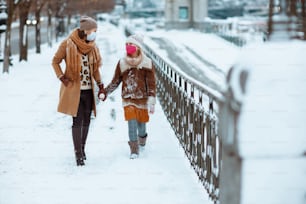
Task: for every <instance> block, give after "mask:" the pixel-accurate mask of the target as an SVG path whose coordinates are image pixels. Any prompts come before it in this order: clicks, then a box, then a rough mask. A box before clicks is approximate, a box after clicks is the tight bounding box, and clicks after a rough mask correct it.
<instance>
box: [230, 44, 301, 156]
mask: <svg viewBox="0 0 306 204" xmlns="http://www.w3.org/2000/svg"><path fill="white" fill-rule="evenodd" d="M305 49H306V43H301V42H299V41H290V42H289V41H288V42H270V43H265V44H262V45H250V46H248V47H246V48H245V49H244V50H243V53H242V56H241V58H240V60H239V61H238V62H237V67H240V69H241V70H247V71H248V72H249V79H248V81H247V86H246V94H245V95H242V96H240V98H241V99H240V100H241V102H242V103H243V105H242V114H241V118H240V126H239V127H240V128H239V133H238V134H239V135H240V137H239V139H240V142H241V144H240V149H241V152H242V153H241V154H242V155H244V156H246V157H254V156H255V155H256V156H257V157H263V156H269V157H270V156H287V157H291V156H300V155H302V154H303V153H304V151H305V150H306V139H305V135H306V126H305V124H304V123H305V121H306V114H305V113H306V107H305V105H304V104H306V77H305V76H306V69H305V67H306V60H305V58H304V56H303V55H304V53H303V50H305ZM238 65H239V66H238ZM235 68H236V66H235ZM237 74H239V72H238V73H237ZM239 92H241V91H240V90H239V89H238V87H235V88H234V93H239ZM237 95H241V94H237ZM260 135H265V136H264V137H260ZM259 138H260V139H259ZM292 147H294V148H292Z"/></svg>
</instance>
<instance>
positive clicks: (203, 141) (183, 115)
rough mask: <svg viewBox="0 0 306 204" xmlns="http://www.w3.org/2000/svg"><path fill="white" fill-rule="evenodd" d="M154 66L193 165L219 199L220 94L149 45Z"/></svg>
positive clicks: (161, 93)
mask: <svg viewBox="0 0 306 204" xmlns="http://www.w3.org/2000/svg"><path fill="white" fill-rule="evenodd" d="M145 50H146V53H147V54H148V56H150V58H151V59H152V60H153V62H154V64H155V67H156V76H157V94H158V99H159V101H160V103H161V106H162V108H163V110H164V113H165V115H166V117H167V119H168V121H169V123H170V124H171V126H172V128H173V130H174V132H175V134H176V136H177V138H178V140H179V142H180V144H181V146H182V147H183V149H184V150H185V153H186V156H187V157H188V159H189V161H190V163H191V165H192V167H193V168H194V170H195V172H196V173H197V175H198V178H199V179H200V181H201V182H202V183H203V185H204V187H205V189H206V190H207V192H208V194H209V196H210V198H211V199H212V200H213V201H214V203H217V202H218V198H219V175H220V169H221V166H220V165H221V140H220V137H219V134H218V128H217V127H218V125H217V123H218V114H217V113H218V101H220V100H221V99H222V95H221V94H220V93H218V92H215V91H214V90H211V89H210V88H209V87H206V86H205V85H202V84H201V83H199V82H197V81H194V80H192V79H191V78H188V76H185V75H184V74H183V73H181V72H179V71H178V70H175V69H173V68H172V67H171V66H170V65H169V64H167V63H166V62H165V61H164V60H163V59H162V58H161V57H160V56H159V55H157V54H156V53H155V52H154V51H153V50H152V49H150V48H149V47H148V46H145Z"/></svg>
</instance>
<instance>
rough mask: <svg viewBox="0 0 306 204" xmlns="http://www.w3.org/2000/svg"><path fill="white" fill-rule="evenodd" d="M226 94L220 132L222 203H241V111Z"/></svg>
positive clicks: (221, 103)
mask: <svg viewBox="0 0 306 204" xmlns="http://www.w3.org/2000/svg"><path fill="white" fill-rule="evenodd" d="M231 98H232V97H231V96H230V95H229V94H226V96H225V100H224V101H223V102H220V104H219V107H220V112H219V118H220V121H219V128H220V129H219V132H220V135H221V140H222V153H221V154H222V165H221V170H220V198H219V199H220V204H239V203H240V195H241V163H242V162H241V158H240V156H239V153H238V143H237V134H236V133H237V130H236V128H237V118H238V115H239V111H238V110H237V109H236V107H233V106H232V101H231Z"/></svg>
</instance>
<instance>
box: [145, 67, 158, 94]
mask: <svg viewBox="0 0 306 204" xmlns="http://www.w3.org/2000/svg"><path fill="white" fill-rule="evenodd" d="M146 86H147V94H148V96H149V97H154V98H155V96H156V79H155V66H154V64H153V63H152V69H150V70H148V71H147V74H146Z"/></svg>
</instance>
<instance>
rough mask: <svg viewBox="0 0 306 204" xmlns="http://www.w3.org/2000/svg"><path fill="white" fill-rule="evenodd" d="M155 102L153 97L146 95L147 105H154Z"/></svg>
mask: <svg viewBox="0 0 306 204" xmlns="http://www.w3.org/2000/svg"><path fill="white" fill-rule="evenodd" d="M155 103H156V99H155V97H153V96H149V97H148V104H149V105H155Z"/></svg>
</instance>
